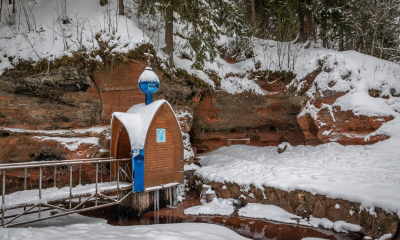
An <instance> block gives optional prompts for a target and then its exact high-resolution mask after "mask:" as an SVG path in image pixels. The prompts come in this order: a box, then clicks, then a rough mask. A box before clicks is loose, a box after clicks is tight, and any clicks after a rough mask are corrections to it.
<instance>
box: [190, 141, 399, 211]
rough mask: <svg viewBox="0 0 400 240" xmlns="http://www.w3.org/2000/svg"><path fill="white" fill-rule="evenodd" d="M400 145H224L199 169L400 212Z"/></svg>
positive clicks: (243, 182)
mask: <svg viewBox="0 0 400 240" xmlns="http://www.w3.org/2000/svg"><path fill="white" fill-rule="evenodd" d="M399 151H400V149H398V148H394V149H391V150H387V149H383V150H379V149H376V148H374V149H371V148H369V147H364V146H342V145H340V144H337V143H329V144H323V145H319V146H316V147H312V146H297V147H293V148H290V149H289V150H286V151H285V152H284V153H282V154H278V153H277V148H276V147H254V146H240V145H237V146H232V147H222V148H220V149H218V150H216V151H214V152H211V153H209V154H207V155H204V156H202V157H201V161H200V162H201V164H202V165H203V167H201V168H200V169H198V170H197V171H196V172H195V174H196V175H198V176H200V177H201V178H204V179H207V180H209V181H215V182H220V183H225V182H231V183H237V184H238V185H240V186H249V185H251V184H253V185H254V186H255V187H257V188H259V189H263V187H264V186H266V187H273V188H276V189H280V190H283V191H288V192H290V191H294V190H296V189H297V190H304V191H307V192H310V193H312V194H314V195H315V194H320V195H325V196H326V197H328V198H331V199H337V198H341V199H344V200H348V201H351V202H358V203H361V207H362V208H364V209H367V210H369V212H370V213H371V214H374V209H375V208H377V207H379V208H382V209H383V210H384V211H386V212H389V213H397V214H398V215H399V214H400V159H399V158H398V156H399V154H400V152H399Z"/></svg>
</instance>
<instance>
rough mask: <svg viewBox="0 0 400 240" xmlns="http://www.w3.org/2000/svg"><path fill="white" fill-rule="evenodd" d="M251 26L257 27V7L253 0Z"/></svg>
mask: <svg viewBox="0 0 400 240" xmlns="http://www.w3.org/2000/svg"><path fill="white" fill-rule="evenodd" d="M251 24H252V27H253V28H255V27H256V6H255V4H254V0H251Z"/></svg>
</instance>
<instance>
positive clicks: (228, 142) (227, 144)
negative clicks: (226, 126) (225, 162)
mask: <svg viewBox="0 0 400 240" xmlns="http://www.w3.org/2000/svg"><path fill="white" fill-rule="evenodd" d="M226 146H228V147H230V146H232V141H231V140H230V139H226Z"/></svg>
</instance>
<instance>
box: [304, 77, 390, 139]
mask: <svg viewBox="0 0 400 240" xmlns="http://www.w3.org/2000/svg"><path fill="white" fill-rule="evenodd" d="M323 71H327V70H323V69H318V70H317V71H315V72H313V73H311V74H309V75H307V76H306V77H305V78H304V79H303V80H300V84H302V85H301V86H302V87H301V89H299V90H297V92H296V94H299V95H297V96H296V97H302V100H301V101H302V102H301V104H302V109H301V111H300V113H299V115H298V118H297V121H298V123H299V125H300V127H301V128H302V130H303V133H304V137H305V143H306V144H307V145H318V144H322V143H328V142H332V141H335V142H338V143H340V144H343V145H366V144H374V143H376V142H378V141H382V140H385V139H387V138H388V136H385V135H382V134H376V135H372V136H370V135H369V134H371V133H373V132H375V131H376V130H377V129H378V128H379V127H380V126H382V124H383V123H385V122H388V121H390V120H392V119H393V117H392V116H366V115H356V114H354V112H353V111H351V110H342V109H341V107H339V106H335V105H334V103H335V102H336V100H337V99H338V98H340V97H342V96H344V95H345V94H347V92H336V91H333V90H322V89H319V86H318V84H316V83H315V84H314V80H315V78H316V77H317V76H318V75H319V74H321V72H323ZM344 80H345V79H344ZM300 84H299V85H300ZM334 84H335V83H329V84H328V86H329V87H333V86H334ZM312 86H314V87H315V88H316V89H317V90H315V93H314V94H312V95H311V96H310V95H306V93H309V91H308V90H309V89H310V88H311V87H312ZM307 91H308V92H307ZM370 94H371V93H370ZM374 97H376V96H374Z"/></svg>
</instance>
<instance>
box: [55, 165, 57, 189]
mask: <svg viewBox="0 0 400 240" xmlns="http://www.w3.org/2000/svg"><path fill="white" fill-rule="evenodd" d="M54 187H57V166H54Z"/></svg>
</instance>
